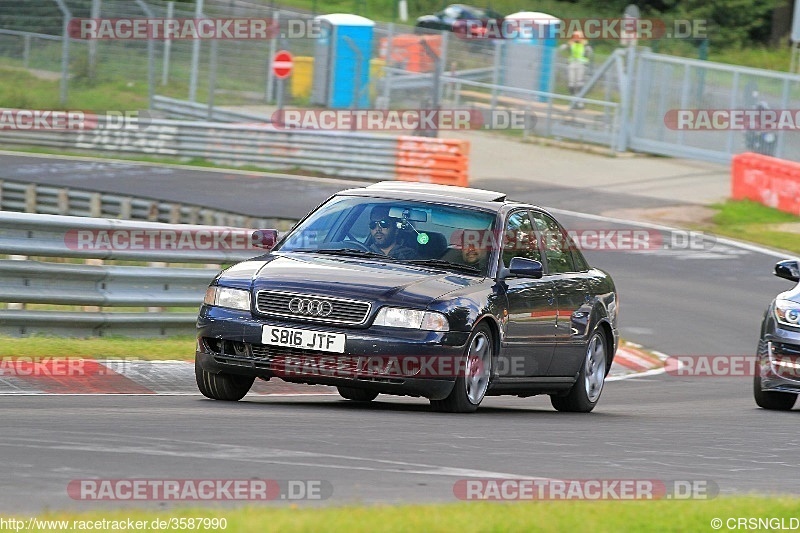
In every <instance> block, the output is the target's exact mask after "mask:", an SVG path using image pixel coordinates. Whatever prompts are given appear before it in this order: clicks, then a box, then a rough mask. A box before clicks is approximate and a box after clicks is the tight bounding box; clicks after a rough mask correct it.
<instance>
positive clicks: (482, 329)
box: [431, 324, 494, 413]
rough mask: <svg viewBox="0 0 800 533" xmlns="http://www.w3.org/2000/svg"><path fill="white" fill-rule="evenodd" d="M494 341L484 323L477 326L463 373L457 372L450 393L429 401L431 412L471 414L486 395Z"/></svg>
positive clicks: (470, 339) (465, 356) (469, 346)
mask: <svg viewBox="0 0 800 533" xmlns="http://www.w3.org/2000/svg"><path fill="white" fill-rule="evenodd" d="M493 356H494V341H493V339H492V332H491V330H490V329H489V326H487V325H486V324H478V327H476V328H475V329H474V330H473V331H472V334H471V335H470V337H469V341H468V342H467V353H466V354H464V358H463V359H462V360H463V361H464V368H463V371H462V370H461V369H459V372H458V373H459V376H458V377H457V378H456V382H455V385H454V386H453V390H452V391H450V395H449V396H447V398H445V399H444V400H431V407H432V408H433V410H434V411H439V412H443V413H474V412H475V411H477V410H478V406H479V405H480V404H481V402H482V401H483V398H484V396H486V390H487V389H488V388H489V378H490V376H491V375H492V359H493Z"/></svg>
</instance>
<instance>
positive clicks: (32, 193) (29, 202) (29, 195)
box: [25, 183, 38, 213]
mask: <svg viewBox="0 0 800 533" xmlns="http://www.w3.org/2000/svg"><path fill="white" fill-rule="evenodd" d="M37 211H38V209H37V205H36V184H35V183H31V184H30V185H28V186H27V187H25V212H26V213H36V212H37Z"/></svg>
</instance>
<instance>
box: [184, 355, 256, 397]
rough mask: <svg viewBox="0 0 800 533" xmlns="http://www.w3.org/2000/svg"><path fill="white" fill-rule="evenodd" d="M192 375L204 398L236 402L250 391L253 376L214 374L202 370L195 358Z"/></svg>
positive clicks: (253, 379)
mask: <svg viewBox="0 0 800 533" xmlns="http://www.w3.org/2000/svg"><path fill="white" fill-rule="evenodd" d="M194 377H195V380H196V381H197V388H198V389H200V392H202V393H203V396H205V397H206V398H211V399H212V400H222V401H226V402H237V401H239V400H241V399H242V398H244V396H245V394H247V393H248V392H249V391H250V387H252V386H253V382H254V381H255V380H256V378H255V377H253V376H237V375H235V374H214V373H211V372H207V371H205V370H203V367H202V366H200V363H199V362H198V361H197V360H196V359H195V362H194Z"/></svg>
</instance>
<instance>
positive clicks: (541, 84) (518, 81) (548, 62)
mask: <svg viewBox="0 0 800 533" xmlns="http://www.w3.org/2000/svg"><path fill="white" fill-rule="evenodd" d="M505 20H506V21H509V22H510V24H511V26H510V27H511V28H514V29H515V30H516V31H515V32H514V35H511V36H510V37H512V39H510V40H508V41H507V43H508V46H507V51H506V54H505V61H506V68H505V69H504V70H505V72H506V76H505V79H504V83H505V84H506V85H511V86H512V87H518V88H520V89H534V90H537V91H543V92H549V93H551V92H553V86H554V83H555V62H556V52H557V50H558V38H559V34H560V31H561V25H562V21H561V19H559V18H557V17H554V16H553V15H548V14H547V13H539V12H536V11H520V12H518V13H514V14H511V15H508V16H507V17H506V18H505ZM509 22H507V24H508V23H509ZM539 99H540V100H542V101H545V100H547V98H545V97H541V98H539Z"/></svg>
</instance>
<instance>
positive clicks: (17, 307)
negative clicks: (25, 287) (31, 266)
mask: <svg viewBox="0 0 800 533" xmlns="http://www.w3.org/2000/svg"><path fill="white" fill-rule="evenodd" d="M8 259H9V260H11V261H27V260H28V256H27V255H9V256H8ZM6 308H7V309H13V310H15V311H18V310H21V309H25V304H23V303H19V302H8V303H7V304H6Z"/></svg>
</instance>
